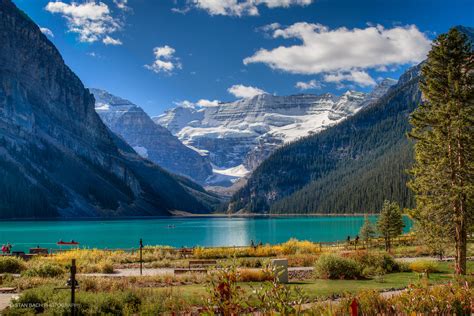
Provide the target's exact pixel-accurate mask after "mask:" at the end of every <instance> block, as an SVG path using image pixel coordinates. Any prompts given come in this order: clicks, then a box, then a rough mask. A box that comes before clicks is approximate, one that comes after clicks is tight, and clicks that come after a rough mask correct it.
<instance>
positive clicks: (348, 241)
mask: <svg viewBox="0 0 474 316" xmlns="http://www.w3.org/2000/svg"><path fill="white" fill-rule="evenodd" d="M354 242H355V243H356V244H357V243H358V242H359V235H357V236H355V238H354ZM347 243H349V244H350V243H351V236H347Z"/></svg>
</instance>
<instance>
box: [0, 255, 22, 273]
mask: <svg viewBox="0 0 474 316" xmlns="http://www.w3.org/2000/svg"><path fill="white" fill-rule="evenodd" d="M25 269H26V265H25V262H24V261H23V260H22V259H19V258H16V257H10V256H5V257H0V273H20V272H21V271H23V270H25Z"/></svg>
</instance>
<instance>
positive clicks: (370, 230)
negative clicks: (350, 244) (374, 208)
mask: <svg viewBox="0 0 474 316" xmlns="http://www.w3.org/2000/svg"><path fill="white" fill-rule="evenodd" d="M359 235H360V237H361V238H362V240H363V241H364V243H365V246H366V247H367V249H368V248H369V242H370V239H371V238H373V237H375V228H374V225H372V222H371V221H370V219H369V216H368V215H367V214H366V215H365V218H364V225H362V227H361V228H360V231H359Z"/></svg>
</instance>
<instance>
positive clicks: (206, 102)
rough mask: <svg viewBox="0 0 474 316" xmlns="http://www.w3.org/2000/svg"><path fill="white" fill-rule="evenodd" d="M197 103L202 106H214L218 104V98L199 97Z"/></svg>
mask: <svg viewBox="0 0 474 316" xmlns="http://www.w3.org/2000/svg"><path fill="white" fill-rule="evenodd" d="M196 104H197V105H199V106H202V107H214V106H218V105H219V100H213V101H211V100H206V99H201V100H199V101H197V102H196Z"/></svg>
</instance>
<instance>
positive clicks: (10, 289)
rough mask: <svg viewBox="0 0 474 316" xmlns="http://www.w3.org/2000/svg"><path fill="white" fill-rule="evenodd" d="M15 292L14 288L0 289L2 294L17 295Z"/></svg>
mask: <svg viewBox="0 0 474 316" xmlns="http://www.w3.org/2000/svg"><path fill="white" fill-rule="evenodd" d="M15 291H16V288H14V287H0V294H7V293H15Z"/></svg>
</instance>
